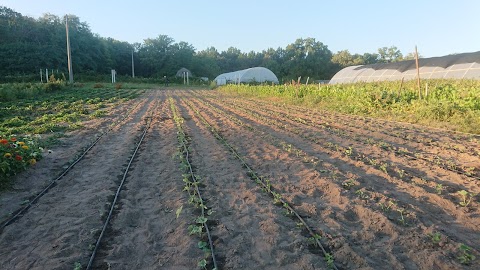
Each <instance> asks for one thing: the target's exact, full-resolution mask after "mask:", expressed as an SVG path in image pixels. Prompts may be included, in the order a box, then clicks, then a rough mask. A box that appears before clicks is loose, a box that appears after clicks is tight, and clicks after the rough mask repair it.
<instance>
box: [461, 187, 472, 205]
mask: <svg viewBox="0 0 480 270" xmlns="http://www.w3.org/2000/svg"><path fill="white" fill-rule="evenodd" d="M457 193H458V194H460V196H461V199H462V201H461V202H459V204H460V205H461V206H463V207H467V206H468V205H469V204H470V202H471V201H472V194H471V193H469V192H467V191H466V190H460V191H459V192H457Z"/></svg>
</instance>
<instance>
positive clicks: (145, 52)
mask: <svg viewBox="0 0 480 270" xmlns="http://www.w3.org/2000/svg"><path fill="white" fill-rule="evenodd" d="M68 24H69V35H70V43H71V51H72V62H73V70H74V73H75V74H82V75H92V76H95V75H97V74H99V75H100V74H101V75H104V74H109V73H110V70H111V69H115V70H116V71H117V74H119V75H129V74H131V57H132V52H133V56H134V61H135V75H136V76H141V77H149V78H151V77H163V76H174V75H175V73H176V71H177V70H178V69H180V68H181V67H186V68H188V69H190V70H191V71H192V73H193V74H194V75H195V76H198V77H208V78H210V79H213V78H214V77H215V76H217V75H218V74H221V73H224V72H230V71H234V70H239V69H245V68H249V67H254V66H263V67H266V68H269V69H271V70H272V71H273V72H274V73H275V74H276V75H277V76H278V78H279V79H280V80H281V81H287V80H291V79H296V78H298V77H299V76H302V77H303V78H307V77H310V79H311V80H323V79H330V78H331V77H332V76H333V75H334V74H335V73H336V72H337V71H338V70H340V69H341V68H343V67H345V66H349V65H359V64H372V63H377V62H394V61H398V60H401V59H403V56H402V53H401V52H400V51H399V50H398V49H397V48H396V47H394V46H392V47H389V48H387V47H384V48H380V49H379V50H378V53H365V54H363V55H360V54H353V55H352V54H350V53H349V52H348V50H344V51H339V52H337V53H332V52H331V51H330V50H329V49H328V47H327V46H326V45H325V44H323V43H322V42H319V41H316V40H315V39H314V38H305V39H302V38H300V39H297V40H296V41H295V42H294V43H292V44H289V45H288V46H286V47H285V48H277V49H273V48H269V49H266V50H263V51H262V52H255V51H251V52H248V53H245V52H242V51H240V50H239V49H237V48H234V47H230V48H228V49H227V50H226V51H222V52H219V51H218V50H217V49H216V48H215V47H210V48H207V49H205V50H201V51H196V50H195V48H194V46H193V45H192V44H189V43H187V42H183V41H182V42H175V40H174V39H172V38H171V37H169V36H166V35H159V36H158V37H156V38H147V39H145V40H144V42H143V43H135V44H130V43H128V42H122V41H118V40H115V39H112V38H104V37H100V36H99V35H97V34H94V33H92V31H91V29H90V27H89V26H88V24H87V23H86V22H82V21H81V20H80V18H78V17H77V16H75V15H68ZM45 68H48V69H53V70H59V71H60V72H66V71H67V60H66V37H65V17H59V16H56V15H52V14H44V15H43V16H42V17H40V18H38V19H35V18H31V17H28V16H23V15H22V14H20V13H17V12H15V11H14V10H12V9H9V8H7V7H1V6H0V81H1V78H2V77H7V76H13V77H15V76H20V75H28V76H35V75H36V74H38V72H39V70H40V69H45ZM67 77H68V76H67Z"/></svg>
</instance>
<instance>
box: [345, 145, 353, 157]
mask: <svg viewBox="0 0 480 270" xmlns="http://www.w3.org/2000/svg"><path fill="white" fill-rule="evenodd" d="M352 154H353V149H352V147H350V146H349V147H348V149H345V155H346V156H348V157H349V156H351V155H352Z"/></svg>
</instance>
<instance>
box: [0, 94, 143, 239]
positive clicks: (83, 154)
mask: <svg viewBox="0 0 480 270" xmlns="http://www.w3.org/2000/svg"><path fill="white" fill-rule="evenodd" d="M140 103H141V102H139V103H137V105H135V107H133V108H131V109H130V110H129V111H128V112H127V113H126V114H125V116H123V117H122V118H121V119H119V120H118V121H116V122H114V123H112V124H111V125H110V127H109V128H108V129H107V130H106V131H104V132H103V133H102V134H100V136H98V138H97V139H96V140H95V141H93V142H92V144H90V146H89V147H88V148H87V149H85V150H84V151H83V153H82V154H81V155H80V156H79V157H78V158H77V159H76V160H75V161H74V162H73V163H72V164H70V166H68V168H66V169H65V170H64V171H63V172H62V173H61V174H60V175H59V176H58V177H57V178H55V179H54V180H52V181H51V182H50V184H48V185H47V186H46V187H45V188H44V189H43V190H42V191H41V192H40V193H38V194H37V195H36V196H35V198H33V199H32V200H31V201H30V202H29V203H28V204H27V205H25V206H24V207H22V208H20V209H18V210H16V211H15V212H14V213H16V214H15V215H14V216H13V217H11V218H9V219H8V220H7V221H6V222H4V223H3V224H2V225H1V227H0V233H1V231H3V229H4V228H5V227H7V226H8V225H10V224H12V223H13V222H14V221H16V220H18V219H19V218H20V217H22V215H23V214H24V213H25V212H26V211H27V210H28V209H29V208H30V207H31V206H32V205H33V204H35V203H36V202H37V201H38V199H40V198H41V197H43V195H45V194H46V193H47V192H48V191H49V190H50V189H51V188H52V187H53V186H55V184H56V183H57V181H58V180H60V179H62V178H63V177H64V176H65V175H67V173H68V172H69V171H70V170H72V168H73V167H74V166H75V165H76V164H77V163H78V162H80V161H81V160H82V159H83V157H84V156H85V155H86V154H87V153H88V152H89V151H90V150H91V149H92V148H93V147H94V146H95V145H96V144H97V143H98V142H99V141H100V139H101V138H102V137H103V136H105V135H106V134H108V133H109V132H110V131H112V130H113V128H115V127H116V126H118V125H119V124H120V123H121V122H123V121H124V120H125V119H127V117H128V116H130V114H131V113H132V111H133V110H135V109H136V108H137V107H138V106H139V105H140Z"/></svg>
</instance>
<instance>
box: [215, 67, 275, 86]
mask: <svg viewBox="0 0 480 270" xmlns="http://www.w3.org/2000/svg"><path fill="white" fill-rule="evenodd" d="M215 82H216V83H217V85H224V84H226V83H229V82H231V83H249V82H260V83H263V82H274V83H278V78H277V76H276V75H275V74H274V73H273V72H272V71H271V70H269V69H268V68H264V67H253V68H248V69H243V70H238V71H234V72H229V73H223V74H220V75H218V76H217V77H216V78H215Z"/></svg>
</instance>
